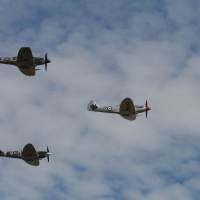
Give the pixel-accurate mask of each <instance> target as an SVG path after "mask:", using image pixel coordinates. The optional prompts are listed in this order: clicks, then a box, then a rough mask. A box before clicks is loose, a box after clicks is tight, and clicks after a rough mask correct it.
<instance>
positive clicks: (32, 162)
mask: <svg viewBox="0 0 200 200" xmlns="http://www.w3.org/2000/svg"><path fill="white" fill-rule="evenodd" d="M24 161H25V162H26V163H27V164H29V165H33V166H39V165H40V161H39V160H36V159H24Z"/></svg>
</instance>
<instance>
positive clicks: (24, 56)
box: [17, 47, 34, 67]
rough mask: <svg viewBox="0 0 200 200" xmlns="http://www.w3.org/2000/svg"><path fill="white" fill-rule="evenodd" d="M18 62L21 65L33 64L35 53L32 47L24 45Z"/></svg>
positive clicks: (19, 53)
mask: <svg viewBox="0 0 200 200" xmlns="http://www.w3.org/2000/svg"><path fill="white" fill-rule="evenodd" d="M17 64H18V66H19V67H27V66H33V64H34V62H33V55H32V51H31V49H30V47H22V48H21V49H20V50H19V52H18V56H17Z"/></svg>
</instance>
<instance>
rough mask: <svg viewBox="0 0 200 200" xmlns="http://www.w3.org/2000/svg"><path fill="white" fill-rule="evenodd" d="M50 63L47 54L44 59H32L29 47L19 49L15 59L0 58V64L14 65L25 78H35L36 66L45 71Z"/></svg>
mask: <svg viewBox="0 0 200 200" xmlns="http://www.w3.org/2000/svg"><path fill="white" fill-rule="evenodd" d="M50 62H51V61H50V60H49V59H48V53H46V54H45V58H39V57H33V54H32V51H31V49H30V47H21V49H20V50H19V52H18V55H17V57H0V63H1V64H8V65H15V66H17V67H18V68H19V70H20V71H21V72H22V73H23V74H25V75H26V76H35V71H36V70H40V69H35V68H36V67H37V65H44V64H45V69H46V71H47V64H48V63H50Z"/></svg>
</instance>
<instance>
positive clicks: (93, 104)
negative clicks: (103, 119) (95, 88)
mask: <svg viewBox="0 0 200 200" xmlns="http://www.w3.org/2000/svg"><path fill="white" fill-rule="evenodd" d="M98 107H99V106H98V104H97V103H96V102H95V101H93V100H92V101H90V102H89V103H88V106H87V109H88V110H95V109H97V108H98Z"/></svg>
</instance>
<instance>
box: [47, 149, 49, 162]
mask: <svg viewBox="0 0 200 200" xmlns="http://www.w3.org/2000/svg"><path fill="white" fill-rule="evenodd" d="M47 152H48V153H49V148H48V146H47ZM47 160H48V162H49V155H48V156H47Z"/></svg>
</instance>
